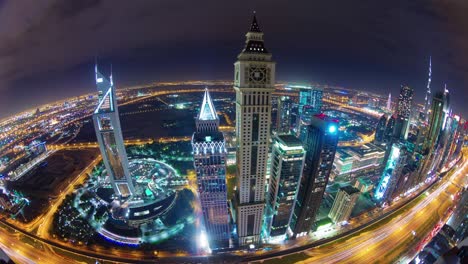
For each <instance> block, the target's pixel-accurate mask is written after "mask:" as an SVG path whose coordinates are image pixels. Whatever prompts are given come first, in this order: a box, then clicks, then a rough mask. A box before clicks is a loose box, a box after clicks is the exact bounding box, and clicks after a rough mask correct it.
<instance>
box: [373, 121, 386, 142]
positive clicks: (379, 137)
mask: <svg viewBox="0 0 468 264" xmlns="http://www.w3.org/2000/svg"><path fill="white" fill-rule="evenodd" d="M386 128H387V116H386V115H382V117H380V119H379V122H378V123H377V127H376V129H375V137H374V142H375V143H376V144H382V143H384V142H385V130H386Z"/></svg>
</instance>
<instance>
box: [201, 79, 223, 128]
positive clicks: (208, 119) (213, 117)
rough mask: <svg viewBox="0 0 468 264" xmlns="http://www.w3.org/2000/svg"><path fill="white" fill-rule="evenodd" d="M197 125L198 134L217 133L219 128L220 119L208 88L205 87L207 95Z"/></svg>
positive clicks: (204, 97)
mask: <svg viewBox="0 0 468 264" xmlns="http://www.w3.org/2000/svg"><path fill="white" fill-rule="evenodd" d="M196 125H197V132H202V131H217V130H218V127H219V118H218V115H217V114H216V109H215V107H214V104H213V101H212V100H211V96H210V92H209V91H208V88H207V87H205V94H204V96H203V102H202V104H201V107H200V113H199V114H198V118H197V120H196Z"/></svg>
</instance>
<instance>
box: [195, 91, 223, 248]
mask: <svg viewBox="0 0 468 264" xmlns="http://www.w3.org/2000/svg"><path fill="white" fill-rule="evenodd" d="M196 127H197V130H196V132H195V133H194V134H193V137H192V149H193V164H194V168H195V172H196V175H197V186H198V195H199V197H200V203H201V209H202V213H203V223H204V225H205V229H206V233H207V237H208V243H209V245H210V247H211V248H212V249H214V248H226V247H229V237H230V228H229V212H228V206H227V189H226V155H227V150H226V143H225V140H224V136H223V133H221V132H220V131H219V130H218V128H219V118H218V115H217V114H216V110H215V107H214V105H213V101H212V100H211V96H210V94H209V92H208V89H205V95H204V97H203V103H202V105H201V108H200V113H199V114H198V116H197V118H196Z"/></svg>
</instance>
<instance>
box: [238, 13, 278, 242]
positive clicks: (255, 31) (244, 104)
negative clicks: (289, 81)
mask: <svg viewBox="0 0 468 264" xmlns="http://www.w3.org/2000/svg"><path fill="white" fill-rule="evenodd" d="M246 38H247V39H246V42H245V47H244V49H243V50H242V52H241V53H240V54H239V56H238V57H237V58H238V60H237V62H236V63H235V64H234V68H235V77H234V90H235V91H236V136H237V141H236V144H237V152H236V155H237V192H238V193H237V195H236V197H237V198H236V201H235V202H236V208H237V210H236V223H237V235H238V237H239V245H241V246H244V245H249V244H256V243H258V242H259V241H260V232H261V228H262V219H263V211H264V207H265V185H266V169H267V168H266V166H267V160H268V148H269V142H270V123H271V93H272V92H273V91H274V90H275V86H274V84H275V62H274V61H273V60H272V59H271V57H272V55H271V53H269V52H268V51H267V49H266V48H265V46H264V42H263V32H262V31H261V30H260V28H259V26H258V24H257V20H256V18H255V16H254V18H253V22H252V25H251V27H250V31H249V32H248V33H247V34H246Z"/></svg>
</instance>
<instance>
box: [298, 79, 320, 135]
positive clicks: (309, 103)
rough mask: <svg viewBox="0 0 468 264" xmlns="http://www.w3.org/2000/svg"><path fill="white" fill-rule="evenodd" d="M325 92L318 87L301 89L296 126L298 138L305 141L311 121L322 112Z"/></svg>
mask: <svg viewBox="0 0 468 264" xmlns="http://www.w3.org/2000/svg"><path fill="white" fill-rule="evenodd" d="M322 99H323V90H322V89H320V88H316V87H300V88H299V104H298V117H299V120H298V121H297V124H296V136H297V137H299V138H300V139H301V140H304V138H303V137H304V135H301V133H302V134H303V132H304V130H305V127H306V126H308V125H309V123H310V119H312V116H313V115H315V114H320V113H321V112H322V105H323V102H322Z"/></svg>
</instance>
